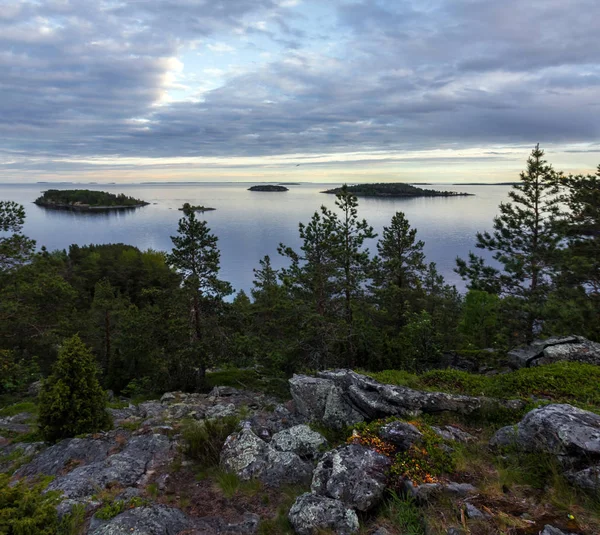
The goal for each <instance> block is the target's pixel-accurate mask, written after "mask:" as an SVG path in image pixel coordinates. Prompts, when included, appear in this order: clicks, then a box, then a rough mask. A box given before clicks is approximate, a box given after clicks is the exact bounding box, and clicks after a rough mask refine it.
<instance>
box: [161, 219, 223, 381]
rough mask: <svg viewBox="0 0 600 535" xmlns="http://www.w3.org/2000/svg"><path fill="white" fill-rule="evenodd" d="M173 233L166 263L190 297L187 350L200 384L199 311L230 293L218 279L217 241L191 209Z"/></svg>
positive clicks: (202, 365) (202, 359)
mask: <svg viewBox="0 0 600 535" xmlns="http://www.w3.org/2000/svg"><path fill="white" fill-rule="evenodd" d="M177 230H178V235H177V236H171V240H172V241H173V245H174V247H173V250H172V252H171V253H170V254H169V255H167V261H168V263H169V264H170V265H172V266H174V267H175V268H176V269H177V270H178V271H179V273H180V274H181V276H182V277H183V284H184V287H185V288H186V289H187V290H188V293H189V295H190V325H191V330H190V332H191V336H190V351H191V352H192V353H194V354H196V360H197V364H198V380H199V382H202V381H203V380H204V374H205V370H206V361H207V354H206V353H207V347H206V344H204V347H203V342H205V340H203V338H205V337H204V336H203V329H202V325H203V318H202V315H203V308H204V309H206V308H207V307H206V306H204V307H203V305H206V304H207V302H209V304H210V305H211V306H210V307H209V308H212V309H214V307H215V306H217V305H218V304H220V303H221V301H222V298H223V297H225V296H227V295H229V294H231V293H233V290H232V288H231V285H230V284H229V283H228V282H225V281H222V280H220V279H219V278H218V275H219V264H220V257H221V254H220V252H219V249H218V247H217V241H218V238H217V237H216V236H215V235H214V234H211V233H210V229H209V228H208V225H207V224H206V221H199V220H198V219H196V214H195V212H194V211H193V210H186V211H184V217H182V218H181V219H180V220H179V226H178V229H177ZM212 334H214V333H212Z"/></svg>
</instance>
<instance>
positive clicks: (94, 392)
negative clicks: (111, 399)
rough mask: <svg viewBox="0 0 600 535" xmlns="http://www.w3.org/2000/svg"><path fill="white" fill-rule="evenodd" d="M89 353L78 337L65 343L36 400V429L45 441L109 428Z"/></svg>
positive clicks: (100, 390)
mask: <svg viewBox="0 0 600 535" xmlns="http://www.w3.org/2000/svg"><path fill="white" fill-rule="evenodd" d="M96 373H97V368H96V363H95V361H94V357H93V355H92V353H91V351H90V350H89V349H88V348H87V347H86V346H85V345H84V343H83V342H82V341H81V339H80V338H79V336H77V335H75V336H73V337H72V338H69V339H68V340H66V341H65V342H64V344H63V346H62V347H61V349H60V352H59V355H58V359H57V361H56V363H55V365H54V367H53V372H52V375H50V377H48V379H47V380H46V381H44V383H43V386H42V391H41V392H40V396H39V420H38V422H39V426H40V432H41V433H42V436H43V437H44V438H45V439H46V440H49V441H57V440H60V439H62V438H67V437H73V436H76V435H81V434H85V433H93V432H96V431H100V430H102V429H108V428H110V426H111V421H110V417H109V415H108V412H107V411H106V403H107V399H106V393H105V392H104V391H103V390H102V388H101V387H100V383H99V382H98V379H97V377H96Z"/></svg>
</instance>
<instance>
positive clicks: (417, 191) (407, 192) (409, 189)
mask: <svg viewBox="0 0 600 535" xmlns="http://www.w3.org/2000/svg"><path fill="white" fill-rule="evenodd" d="M341 191H342V188H333V189H328V190H325V191H323V192H321V193H333V194H334V195H337V194H338V193H340V192H341ZM348 192H349V193H351V194H352V195H356V196H357V197H466V196H471V195H473V194H472V193H458V192H456V191H437V190H433V189H423V188H417V187H416V186H411V185H410V184H401V183H398V182H394V183H377V184H356V185H354V186H348Z"/></svg>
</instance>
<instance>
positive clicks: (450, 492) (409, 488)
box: [403, 480, 477, 504]
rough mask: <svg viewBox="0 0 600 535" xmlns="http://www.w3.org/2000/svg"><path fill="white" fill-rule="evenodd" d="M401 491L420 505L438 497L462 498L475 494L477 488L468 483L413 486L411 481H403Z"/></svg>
mask: <svg viewBox="0 0 600 535" xmlns="http://www.w3.org/2000/svg"><path fill="white" fill-rule="evenodd" d="M403 490H404V492H406V493H407V494H409V495H410V496H412V497H413V498H414V499H415V500H416V501H417V502H418V503H420V504H426V503H430V502H432V501H434V500H435V499H437V498H439V497H440V496H451V497H454V498H464V497H466V496H469V495H470V494H475V493H476V492H477V488H476V487H474V486H473V485H471V484H470V483H454V482H452V481H451V482H448V483H423V484H422V485H414V484H413V483H412V481H408V480H405V481H404V483H403Z"/></svg>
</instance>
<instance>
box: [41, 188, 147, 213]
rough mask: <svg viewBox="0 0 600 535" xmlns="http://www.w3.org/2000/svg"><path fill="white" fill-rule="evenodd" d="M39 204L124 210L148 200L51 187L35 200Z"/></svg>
mask: <svg viewBox="0 0 600 535" xmlns="http://www.w3.org/2000/svg"><path fill="white" fill-rule="evenodd" d="M34 203H35V204H37V205H38V206H44V207H45V208H53V209H56V210H77V211H87V210H122V209H128V208H129V209H131V208H138V207H141V206H146V205H147V204H149V203H147V202H146V201H142V200H140V199H136V198H134V197H129V196H127V195H123V194H122V193H119V194H118V195H115V194H114V193H108V192H106V191H92V190H89V189H65V190H58V189H49V190H47V191H44V192H42V195H41V196H40V197H38V198H37V199H36V200H35V201H34Z"/></svg>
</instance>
